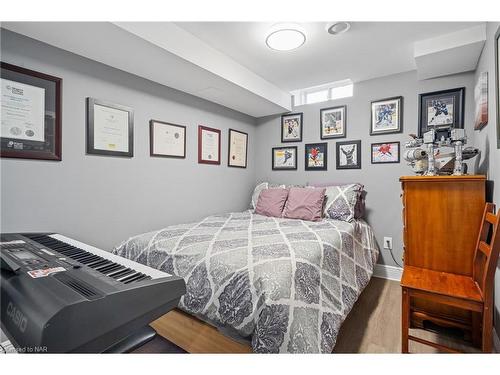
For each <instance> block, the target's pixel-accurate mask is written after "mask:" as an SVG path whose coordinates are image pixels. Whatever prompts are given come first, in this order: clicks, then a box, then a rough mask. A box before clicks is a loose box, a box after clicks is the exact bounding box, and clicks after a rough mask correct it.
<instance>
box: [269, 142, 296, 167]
mask: <svg viewBox="0 0 500 375" xmlns="http://www.w3.org/2000/svg"><path fill="white" fill-rule="evenodd" d="M272 169H273V171H286V170H297V146H291V147H273V149H272Z"/></svg>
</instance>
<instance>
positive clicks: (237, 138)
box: [227, 129, 248, 168]
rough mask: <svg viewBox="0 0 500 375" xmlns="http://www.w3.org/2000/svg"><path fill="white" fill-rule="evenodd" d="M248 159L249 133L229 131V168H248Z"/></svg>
mask: <svg viewBox="0 0 500 375" xmlns="http://www.w3.org/2000/svg"><path fill="white" fill-rule="evenodd" d="M247 159H248V133H245V132H242V131H240V130H236V129H229V130H228V145H227V166H228V167H234V168H246V167H247Z"/></svg>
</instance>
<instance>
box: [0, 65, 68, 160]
mask: <svg viewBox="0 0 500 375" xmlns="http://www.w3.org/2000/svg"><path fill="white" fill-rule="evenodd" d="M0 68H1V78H0V84H1V86H2V90H1V118H2V124H1V127H0V156H1V157H3V158H22V159H43V160H61V121H62V120H61V111H62V106H61V98H62V96H61V86H62V79H61V78H58V77H54V76H50V75H48V74H44V73H40V72H36V71H34V70H29V69H25V68H22V67H20V66H16V65H11V64H7V63H4V62H2V63H0Z"/></svg>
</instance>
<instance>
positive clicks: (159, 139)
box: [149, 120, 186, 158]
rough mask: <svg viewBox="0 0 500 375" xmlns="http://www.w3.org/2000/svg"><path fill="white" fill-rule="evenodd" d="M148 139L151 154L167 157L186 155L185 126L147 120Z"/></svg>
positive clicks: (182, 156) (183, 156)
mask: <svg viewBox="0 0 500 375" xmlns="http://www.w3.org/2000/svg"><path fill="white" fill-rule="evenodd" d="M149 141H150V152H149V154H150V155H151V156H163V157H167V158H185V157H186V127H185V126H182V125H175V124H169V123H168V122H162V121H156V120H151V121H150V122H149Z"/></svg>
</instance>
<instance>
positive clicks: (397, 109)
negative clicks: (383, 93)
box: [370, 96, 403, 135]
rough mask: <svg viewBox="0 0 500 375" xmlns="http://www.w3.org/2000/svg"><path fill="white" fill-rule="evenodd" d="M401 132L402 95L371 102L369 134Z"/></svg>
mask: <svg viewBox="0 0 500 375" xmlns="http://www.w3.org/2000/svg"><path fill="white" fill-rule="evenodd" d="M402 132H403V97H402V96H394V97H391V98H385V99H379V100H375V101H372V102H371V122H370V135H378V134H393V133H402Z"/></svg>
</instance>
